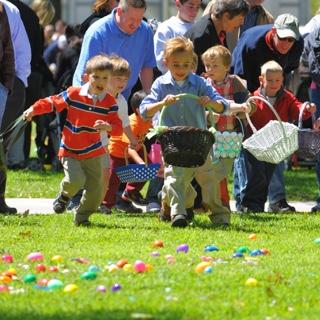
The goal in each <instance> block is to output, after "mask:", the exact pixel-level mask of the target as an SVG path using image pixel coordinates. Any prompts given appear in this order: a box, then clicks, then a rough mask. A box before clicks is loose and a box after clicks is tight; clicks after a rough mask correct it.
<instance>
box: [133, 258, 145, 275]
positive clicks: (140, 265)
mask: <svg viewBox="0 0 320 320" xmlns="http://www.w3.org/2000/svg"><path fill="white" fill-rule="evenodd" d="M134 270H135V271H136V272H139V273H140V272H145V271H147V266H146V264H145V263H144V262H143V261H141V260H137V261H136V262H135V263H134Z"/></svg>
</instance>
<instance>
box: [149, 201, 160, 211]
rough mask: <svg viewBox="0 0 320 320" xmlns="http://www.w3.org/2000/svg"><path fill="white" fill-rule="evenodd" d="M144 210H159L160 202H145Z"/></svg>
mask: <svg viewBox="0 0 320 320" xmlns="http://www.w3.org/2000/svg"><path fill="white" fill-rule="evenodd" d="M146 212H151V213H157V212H160V204H159V203H158V202H150V203H148V204H147V208H146Z"/></svg>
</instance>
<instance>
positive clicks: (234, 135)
mask: <svg viewBox="0 0 320 320" xmlns="http://www.w3.org/2000/svg"><path fill="white" fill-rule="evenodd" d="M235 118H236V119H237V120H238V121H239V123H240V127H241V132H229V131H217V132H216V133H215V143H214V145H213V155H214V157H215V158H231V159H232V158H235V157H236V156H237V155H238V154H239V153H240V150H241V148H242V140H243V136H244V128H243V124H242V121H241V120H240V119H239V118H238V117H235Z"/></svg>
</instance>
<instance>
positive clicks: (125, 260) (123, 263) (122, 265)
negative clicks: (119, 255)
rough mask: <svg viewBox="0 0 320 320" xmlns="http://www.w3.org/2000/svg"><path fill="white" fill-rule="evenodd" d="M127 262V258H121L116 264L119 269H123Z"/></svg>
mask: <svg viewBox="0 0 320 320" xmlns="http://www.w3.org/2000/svg"><path fill="white" fill-rule="evenodd" d="M127 263H128V260H127V259H121V260H119V261H118V262H117V264H116V265H117V267H118V268H119V269H122V268H123V267H124V266H125V265H126V264H127Z"/></svg>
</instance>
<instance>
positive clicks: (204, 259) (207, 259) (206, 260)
mask: <svg viewBox="0 0 320 320" xmlns="http://www.w3.org/2000/svg"><path fill="white" fill-rule="evenodd" d="M200 260H201V261H204V262H211V261H213V258H212V257H207V256H202V257H201V258H200Z"/></svg>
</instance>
